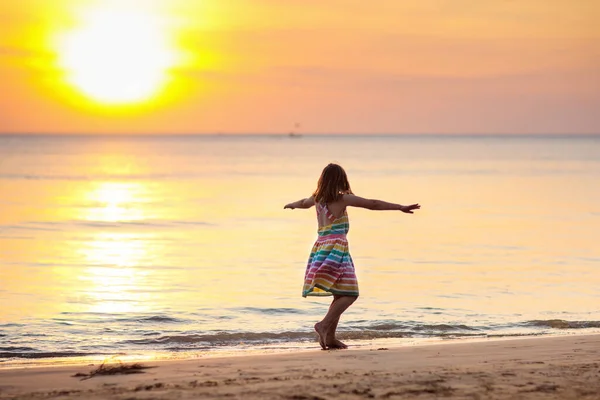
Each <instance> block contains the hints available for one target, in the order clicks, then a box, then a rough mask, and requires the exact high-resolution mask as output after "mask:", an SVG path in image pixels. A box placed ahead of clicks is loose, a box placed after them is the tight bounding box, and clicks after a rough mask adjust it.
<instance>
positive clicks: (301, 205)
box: [283, 196, 315, 210]
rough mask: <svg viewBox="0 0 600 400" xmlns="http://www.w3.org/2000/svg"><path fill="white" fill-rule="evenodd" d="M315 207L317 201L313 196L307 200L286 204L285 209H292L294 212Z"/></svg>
mask: <svg viewBox="0 0 600 400" xmlns="http://www.w3.org/2000/svg"><path fill="white" fill-rule="evenodd" d="M314 205H315V199H314V198H313V197H312V196H311V197H309V198H306V199H302V200H298V201H295V202H293V203H289V204H286V205H285V206H284V207H283V208H284V209H285V208H291V209H292V210H293V209H294V208H311V207H312V206H314Z"/></svg>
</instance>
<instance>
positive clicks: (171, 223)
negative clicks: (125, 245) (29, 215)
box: [0, 220, 215, 232]
mask: <svg viewBox="0 0 600 400" xmlns="http://www.w3.org/2000/svg"><path fill="white" fill-rule="evenodd" d="M182 226H183V227H185V226H215V224H214V223H211V222H206V221H176V220H143V221H131V220H129V221H118V222H109V221H88V220H68V221H62V222H48V221H27V222H23V223H21V224H18V225H0V229H2V230H19V231H50V232H57V231H65V230H67V229H72V228H127V227H136V228H137V227H142V228H178V227H182Z"/></svg>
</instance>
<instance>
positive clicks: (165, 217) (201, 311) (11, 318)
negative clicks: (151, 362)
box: [0, 135, 600, 368]
mask: <svg viewBox="0 0 600 400" xmlns="http://www.w3.org/2000/svg"><path fill="white" fill-rule="evenodd" d="M329 162H336V163H339V164H341V165H342V166H343V167H344V168H345V169H346V171H347V173H348V177H349V179H350V183H351V186H352V189H353V191H354V193H355V194H357V195H359V196H362V197H367V198H378V199H382V200H386V201H391V202H398V203H402V204H412V203H417V202H418V203H420V204H421V206H422V209H421V210H418V211H416V212H415V214H414V215H409V214H403V213H401V212H397V211H369V210H364V209H356V208H351V209H349V216H350V232H349V235H348V240H349V244H350V251H351V254H352V257H353V259H354V262H355V265H356V269H357V275H358V279H359V285H360V291H361V296H360V298H359V299H358V301H357V302H356V303H354V305H353V306H352V307H351V308H350V309H349V310H348V311H347V312H346V313H345V314H344V315H343V316H342V320H341V322H340V326H339V328H338V331H339V337H340V339H342V340H344V341H345V342H347V343H348V344H349V345H350V346H353V347H368V346H379V345H382V346H383V345H388V344H398V345H410V344H414V343H425V342H431V341H440V340H462V339H465V338H489V337H516V336H530V335H566V334H577V333H600V239H599V238H600V136H577V135H552V136H547V135H535V136H534V135H530V136H523V135H480V136H478V135H381V136H377V135H356V136H344V135H301V136H300V135H297V136H288V135H281V136H277V135H237V136H236V135H231V136H230V135H206V136H200V135H195V136H182V135H170V136H167V135H164V136H102V135H89V136H86V135H77V136H60V135H3V136H0V210H1V212H0V368H2V367H14V366H20V365H38V364H41V363H51V364H52V363H54V364H56V363H68V362H73V361H74V360H82V359H99V360H101V359H106V358H107V357H113V356H118V357H122V358H123V359H127V358H142V359H143V358H153V359H169V358H189V357H205V356H212V355H220V354H229V355H231V354H246V353H248V352H281V351H301V350H308V349H317V348H319V347H318V343H317V341H316V335H315V333H314V331H313V330H312V326H313V324H314V323H315V322H317V321H318V320H319V319H320V318H321V317H322V316H323V315H324V314H325V312H326V310H327V308H328V306H329V303H330V299H329V298H307V299H304V298H302V297H301V289H302V284H303V275H304V270H305V265H306V261H307V259H308V255H309V252H310V249H311V247H312V244H313V242H314V240H315V239H316V229H317V223H316V217H315V210H314V208H313V209H310V210H298V209H297V210H284V209H283V206H284V205H285V204H286V203H289V202H292V201H295V200H298V199H300V198H303V197H308V196H310V195H311V193H312V191H313V190H314V189H315V186H316V182H317V179H318V177H319V174H320V172H321V170H322V169H323V167H324V166H325V165H326V164H327V163H329Z"/></svg>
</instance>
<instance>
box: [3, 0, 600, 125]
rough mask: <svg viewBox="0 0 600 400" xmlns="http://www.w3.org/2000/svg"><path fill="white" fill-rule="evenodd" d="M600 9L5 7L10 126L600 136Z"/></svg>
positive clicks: (39, 1) (527, 0)
mask: <svg viewBox="0 0 600 400" xmlns="http://www.w3.org/2000/svg"><path fill="white" fill-rule="evenodd" d="M599 20H600V2H598V1H596V0H519V1H516V0H515V1H510V0H494V1H484V0H481V1H475V0H446V1H444V0H406V1H400V0H370V1H364V0H329V1H325V2H323V1H313V0H254V1H250V0H119V1H114V0H104V1H91V0H53V1H51V2H50V1H47V0H20V1H18V2H17V1H10V0H0V84H1V87H2V95H1V96H0V133H111V134H112V133H115V134H119V133H128V134H132V133H133V134H135V133H177V134H185V133H283V134H286V133H288V132H296V133H299V134H310V133H363V134H364V133H377V134H385V133H436V134H444V133H449V134H461V133H473V134H477V133H482V134H490V133H493V134H504V133H506V134H514V133H534V134H535V133H579V134H587V133H600V45H599V43H600V23H598V21H599Z"/></svg>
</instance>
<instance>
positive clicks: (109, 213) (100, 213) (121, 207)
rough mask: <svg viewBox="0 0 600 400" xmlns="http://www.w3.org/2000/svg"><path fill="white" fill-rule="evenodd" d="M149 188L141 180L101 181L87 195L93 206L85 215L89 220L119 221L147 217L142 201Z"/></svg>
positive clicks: (144, 199) (137, 219)
mask: <svg viewBox="0 0 600 400" xmlns="http://www.w3.org/2000/svg"><path fill="white" fill-rule="evenodd" d="M147 192H148V190H147V188H146V187H145V186H144V185H143V184H142V183H139V182H100V183H98V184H96V185H95V188H94V189H92V190H91V191H89V192H88V193H87V195H86V197H87V200H88V201H89V202H91V203H92V205H93V206H92V207H91V208H89V209H88V210H87V211H86V215H84V216H83V217H84V218H85V219H86V220H88V221H103V222H118V221H139V220H143V219H146V218H147V217H148V216H147V213H146V212H145V211H144V208H143V207H140V205H141V204H142V203H145V202H146V198H147V194H148V193H147Z"/></svg>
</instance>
